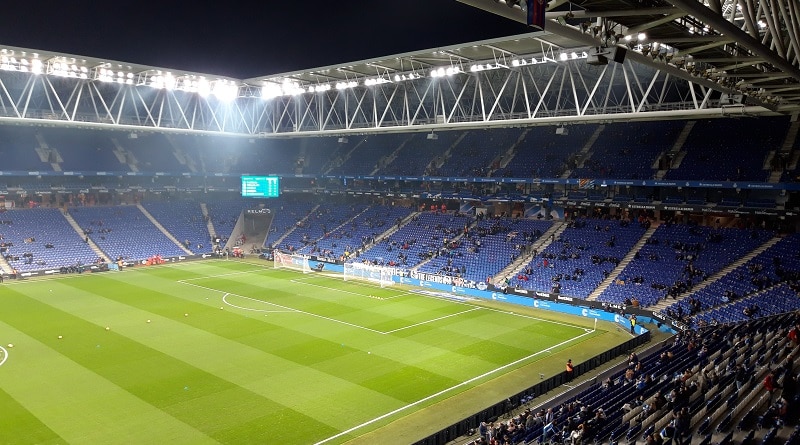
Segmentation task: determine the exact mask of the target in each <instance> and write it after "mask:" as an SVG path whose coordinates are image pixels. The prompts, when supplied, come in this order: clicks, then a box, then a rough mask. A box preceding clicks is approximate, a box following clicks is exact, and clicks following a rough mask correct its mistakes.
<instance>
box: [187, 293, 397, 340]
mask: <svg viewBox="0 0 800 445" xmlns="http://www.w3.org/2000/svg"><path fill="white" fill-rule="evenodd" d="M183 284H186V285H187V286H195V287H199V288H201V289H205V290H210V291H212V292H219V293H226V292H225V291H221V290H219V289H212V288H210V287H206V286H200V285H199V284H193V283H183ZM230 295H233V296H236V297H240V298H245V299H249V300H253V301H258V302H261V303H265V304H269V305H271V306H275V307H279V308H281V309H286V310H287V311H289V312H296V313H299V314H305V315H310V316H312V317H316V318H321V319H323V320H328V321H332V322H334V323H339V324H343V325H346V326H350V327H353V328H357V329H363V330H365V331H370V332H374V333H376V334H383V335H385V334H386V333H385V332H382V331H378V330H376V329H372V328H368V327H365V326H360V325H357V324H354V323H348V322H346V321H342V320H337V319H335V318H330V317H325V316H323V315H318V314H315V313H312V312H306V311H301V310H299V309H295V308H291V307H288V306H282V305H280V304H275V303H270V302H268V301H264V300H259V299H257V298H251V297H245V296H244V295H238V294H234V293H231V294H230Z"/></svg>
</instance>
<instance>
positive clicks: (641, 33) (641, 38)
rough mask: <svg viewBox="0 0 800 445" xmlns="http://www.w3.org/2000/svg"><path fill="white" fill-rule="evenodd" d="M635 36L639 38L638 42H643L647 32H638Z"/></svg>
mask: <svg viewBox="0 0 800 445" xmlns="http://www.w3.org/2000/svg"><path fill="white" fill-rule="evenodd" d="M636 38H637V39H639V41H640V42H643V41H645V40H647V34H645V33H643V32H640V33H639V35H637V36H636Z"/></svg>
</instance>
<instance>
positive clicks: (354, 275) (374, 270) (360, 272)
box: [344, 263, 394, 287]
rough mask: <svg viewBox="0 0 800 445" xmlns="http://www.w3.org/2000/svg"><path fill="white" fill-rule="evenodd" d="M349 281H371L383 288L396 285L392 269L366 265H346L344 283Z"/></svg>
mask: <svg viewBox="0 0 800 445" xmlns="http://www.w3.org/2000/svg"><path fill="white" fill-rule="evenodd" d="M349 280H362V281H370V282H372V283H377V284H378V285H380V286H381V287H386V286H391V285H393V284H394V281H392V271H391V269H390V268H386V267H381V266H373V265H371V264H364V263H345V265H344V281H349Z"/></svg>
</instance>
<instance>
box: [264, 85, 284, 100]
mask: <svg viewBox="0 0 800 445" xmlns="http://www.w3.org/2000/svg"><path fill="white" fill-rule="evenodd" d="M280 95H281V87H280V86H279V85H276V84H274V83H267V84H265V85H264V86H263V87H261V98H262V99H272V98H275V97H278V96H280Z"/></svg>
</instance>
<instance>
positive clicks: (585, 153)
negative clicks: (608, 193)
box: [561, 125, 606, 178]
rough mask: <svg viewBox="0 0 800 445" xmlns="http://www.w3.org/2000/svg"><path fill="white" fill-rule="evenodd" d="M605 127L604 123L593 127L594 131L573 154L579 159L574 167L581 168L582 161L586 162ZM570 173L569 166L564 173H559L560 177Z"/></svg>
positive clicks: (567, 175)
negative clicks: (579, 149)
mask: <svg viewBox="0 0 800 445" xmlns="http://www.w3.org/2000/svg"><path fill="white" fill-rule="evenodd" d="M605 128H606V126H605V125H598V126H597V128H595V130H594V133H592V136H591V137H590V138H589V140H588V141H586V143H585V144H584V145H583V148H581V151H579V152H577V153H575V156H576V157H577V159H578V160H579V162H578V164H577V165H576V167H578V168H583V166H584V163H585V162H586V160H587V159H589V158H591V157H592V154H593V153H594V152H593V151H592V147H594V143H595V141H597V139H599V138H600V135H601V134H602V133H603V130H605ZM570 175H572V169H571V168H569V169H567V170H566V171H565V172H564V174H562V175H561V177H562V178H569V177H570Z"/></svg>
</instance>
